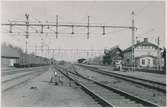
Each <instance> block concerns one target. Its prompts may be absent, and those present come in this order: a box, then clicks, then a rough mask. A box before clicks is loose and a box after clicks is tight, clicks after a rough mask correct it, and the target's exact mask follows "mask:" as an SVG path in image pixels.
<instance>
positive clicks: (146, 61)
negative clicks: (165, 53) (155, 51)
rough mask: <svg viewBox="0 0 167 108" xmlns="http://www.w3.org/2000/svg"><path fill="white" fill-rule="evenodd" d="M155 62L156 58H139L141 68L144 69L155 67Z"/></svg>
mask: <svg viewBox="0 0 167 108" xmlns="http://www.w3.org/2000/svg"><path fill="white" fill-rule="evenodd" d="M154 60H155V58H152V57H142V58H139V66H142V67H155V63H154Z"/></svg>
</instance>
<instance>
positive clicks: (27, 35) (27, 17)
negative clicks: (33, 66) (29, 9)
mask: <svg viewBox="0 0 167 108" xmlns="http://www.w3.org/2000/svg"><path fill="white" fill-rule="evenodd" d="M25 17H26V22H25V24H26V35H25V36H26V49H25V50H26V51H25V53H26V56H25V62H26V61H27V62H28V58H27V54H28V48H27V46H28V37H29V14H25Z"/></svg>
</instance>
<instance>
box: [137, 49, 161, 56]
mask: <svg viewBox="0 0 167 108" xmlns="http://www.w3.org/2000/svg"><path fill="white" fill-rule="evenodd" d="M142 55H152V56H154V57H157V56H158V49H157V48H155V47H153V46H137V47H136V48H135V49H134V57H139V56H142Z"/></svg>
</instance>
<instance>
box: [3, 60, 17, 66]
mask: <svg viewBox="0 0 167 108" xmlns="http://www.w3.org/2000/svg"><path fill="white" fill-rule="evenodd" d="M17 62H18V59H16V58H1V65H2V66H4V67H8V66H14V64H15V63H17Z"/></svg>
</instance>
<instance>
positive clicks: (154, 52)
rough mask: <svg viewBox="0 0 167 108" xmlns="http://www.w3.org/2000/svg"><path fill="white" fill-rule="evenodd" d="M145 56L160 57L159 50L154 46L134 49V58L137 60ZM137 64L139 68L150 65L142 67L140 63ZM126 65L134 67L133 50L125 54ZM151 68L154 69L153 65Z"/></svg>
mask: <svg viewBox="0 0 167 108" xmlns="http://www.w3.org/2000/svg"><path fill="white" fill-rule="evenodd" d="M143 55H151V56H154V57H158V49H157V48H155V47H154V46H141V45H140V46H137V47H135V48H134V57H135V58H136V57H140V56H143ZM152 59H153V58H152ZM146 61H147V60H146ZM151 62H152V61H151ZM135 63H136V65H139V66H145V65H148V64H145V65H142V64H141V62H140V61H135ZM124 64H125V65H132V51H131V50H130V51H126V52H124ZM149 66H151V67H152V64H150V65H149Z"/></svg>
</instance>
